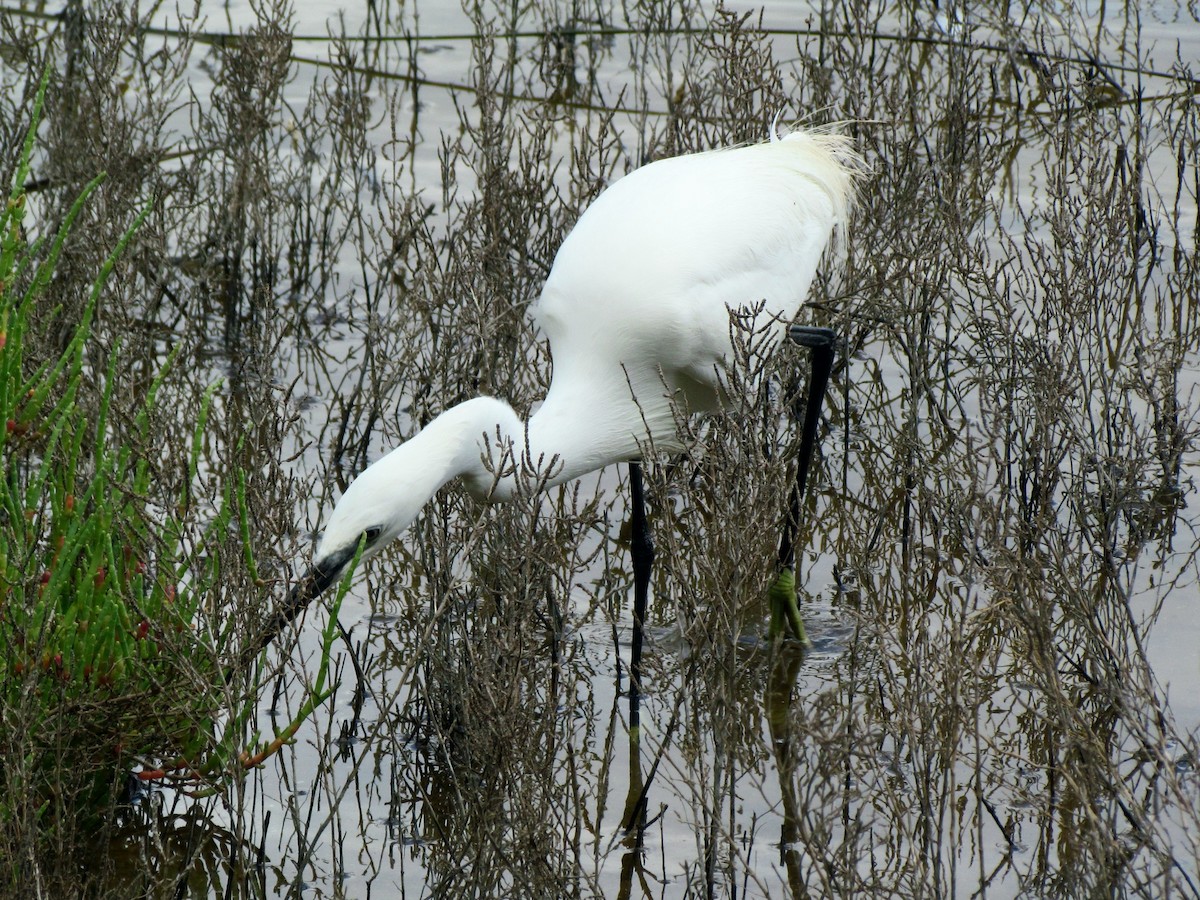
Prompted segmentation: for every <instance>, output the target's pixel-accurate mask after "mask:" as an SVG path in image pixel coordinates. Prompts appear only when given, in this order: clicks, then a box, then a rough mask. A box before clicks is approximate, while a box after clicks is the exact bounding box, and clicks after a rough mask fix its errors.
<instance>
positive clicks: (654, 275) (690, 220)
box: [313, 132, 856, 584]
mask: <svg viewBox="0 0 1200 900" xmlns="http://www.w3.org/2000/svg"><path fill="white" fill-rule="evenodd" d="M855 159H856V158H855V157H854V155H853V153H852V151H851V150H850V149H849V146H848V143H847V142H846V140H845V139H844V138H841V137H838V136H834V135H814V134H808V133H803V132H800V133H794V134H791V135H788V136H787V137H784V138H779V139H773V140H772V141H770V142H769V143H764V144H757V145H753V146H747V147H739V148H734V149H728V150H717V151H712V152H708V153H698V154H695V155H692V156H680V157H675V158H673V159H665V160H660V161H658V162H654V163H651V164H649V165H647V166H645V167H643V168H641V169H638V170H637V171H635V172H633V173H631V174H630V175H627V176H626V177H624V178H622V179H621V180H619V181H617V182H616V183H615V184H614V185H612V186H611V187H609V188H608V189H607V190H606V191H604V193H602V194H601V195H600V196H599V198H597V199H596V201H595V202H594V203H593V204H592V205H591V206H590V207H588V209H587V210H586V211H585V212H584V214H583V215H582V216H581V217H580V219H579V221H578V222H577V223H576V225H575V227H574V229H573V230H572V231H571V233H570V234H569V235H568V236H567V238H566V240H564V241H563V244H562V247H561V248H560V249H559V251H558V254H557V256H556V257H555V260H554V265H553V267H552V269H551V272H550V275H549V277H548V278H547V279H546V284H545V286H544V288H543V290H542V295H541V298H540V299H539V301H538V304H537V306H536V308H535V310H534V315H535V318H536V320H537V322H538V324H539V325H540V327H541V329H542V331H543V332H544V333H545V335H546V337H547V338H549V340H550V350H551V355H552V357H553V362H554V372H553V377H552V380H551V384H550V390H549V392H548V393H547V395H546V398H545V401H544V402H543V403H542V405H541V407H540V408H539V409H538V410H537V411H536V412H535V413H534V414H533V415H532V416H531V417H530V419H529V422H528V426H526V423H524V422H523V421H521V419H520V418H519V417H518V416H517V415H516V413H515V412H514V411H513V409H512V408H511V407H510V406H509V405H508V404H506V403H504V402H503V401H501V400H497V399H494V398H491V397H478V398H476V399H474V400H468V401H467V402H465V403H460V404H459V405H457V406H455V407H453V408H451V409H449V410H447V411H446V412H444V413H442V414H441V415H440V416H438V417H437V418H436V419H434V420H433V421H432V422H431V423H429V425H428V426H427V427H426V428H424V429H423V430H422V431H421V432H420V433H418V434H417V435H415V436H414V437H412V438H411V439H410V440H408V441H406V442H405V443H404V444H402V445H400V446H399V447H397V448H396V449H395V450H393V451H392V452H390V453H389V454H387V455H386V456H384V457H383V458H382V459H380V460H379V461H378V462H376V463H374V464H373V465H371V466H370V467H368V468H367V469H366V470H365V471H363V472H362V474H360V475H359V476H358V478H357V479H355V481H354V482H353V483H352V484H351V485H350V487H349V488H348V489H347V490H346V493H345V494H344V495H343V496H342V498H341V500H339V501H338V503H337V506H336V507H335V509H334V511H333V514H332V516H331V517H330V519H329V522H328V523H327V525H326V528H325V533H324V536H323V538H322V539H321V541H320V544H319V546H318V549H317V552H316V554H315V556H314V560H313V562H314V567H315V569H316V571H318V572H319V573H321V576H322V577H321V581H322V582H324V583H326V584H327V583H329V582H330V581H331V580H332V578H333V577H335V576H336V574H337V573H338V572H340V571H341V570H342V569H343V568H344V566H345V565H346V563H347V562H349V560H350V559H351V558H352V557H353V554H354V552H355V550H356V548H357V545H358V543H359V539H360V537H361V536H362V535H363V534H366V535H367V538H368V539H367V546H366V550H365V551H364V556H369V555H372V554H374V553H376V552H378V551H379V550H380V549H381V548H382V547H384V546H385V545H386V544H387V543H388V542H390V541H391V540H392V539H394V538H395V537H396V536H397V535H399V534H400V533H401V532H403V531H404V530H405V529H406V528H407V527H408V526H409V525H410V524H411V523H412V521H413V520H414V519H415V518H416V516H417V514H418V513H419V511H420V509H421V507H422V506H424V505H425V503H426V502H427V501H428V500H429V499H430V497H432V496H433V494H434V493H435V492H436V491H437V490H438V488H440V487H441V486H442V485H444V484H445V483H446V482H448V481H450V480H451V479H453V478H455V477H461V478H463V480H464V482H465V483H466V485H467V487H468V488H469V489H470V490H471V491H472V492H473V493H475V494H477V495H481V496H490V497H491V499H504V498H506V497H508V496H511V494H512V492H513V490H514V489H515V487H516V478H515V477H513V476H512V475H511V474H509V475H506V476H504V477H501V478H500V479H499V481H497V480H496V476H495V475H494V474H493V471H495V470H496V467H497V466H499V465H500V462H501V450H500V448H499V447H497V441H496V435H497V433H499V435H500V436H501V443H502V444H503V443H508V442H511V448H512V453H513V457H512V458H515V459H518V460H520V459H522V458H528V459H532V460H533V461H535V462H537V461H538V460H539V459H541V460H542V461H543V465H549V463H550V460H551V459H552V458H556V459H557V461H556V463H555V468H554V469H553V472H552V477H551V478H550V483H551V484H554V483H561V482H563V481H567V480H569V479H572V478H576V477H578V476H579V475H582V474H584V473H586V472H590V471H593V470H595V469H598V468H600V467H602V466H605V465H608V464H610V463H613V462H619V461H624V460H630V459H636V458H638V457H639V455H640V453H639V442H645V441H646V440H647V438H649V439H651V440H652V441H653V442H654V444H655V445H656V446H659V447H664V446H672V445H673V444H675V443H676V432H675V419H674V415H673V413H672V407H671V401H670V399H669V395H670V394H672V393H674V392H682V393H683V394H684V395H685V396H686V398H687V401H688V403H689V404H690V408H691V409H693V410H695V409H704V408H706V407H709V406H711V405H712V403H713V402H714V400H715V399H716V392H717V390H718V383H717V374H716V373H717V371H718V370H719V368H720V366H721V365H722V362H723V360H724V359H725V357H726V355H727V354H728V353H729V352H730V349H731V347H730V324H729V313H730V310H731V309H735V310H736V309H739V308H754V307H755V306H756V305H757V304H760V303H762V304H763V312H762V314H763V315H769V316H773V317H778V318H779V319H781V320H783V321H784V322H786V321H789V320H790V319H791V318H792V317H793V316H794V315H795V313H796V311H797V310H798V309H799V307H800V305H801V303H802V302H803V301H804V299H805V297H806V295H807V293H808V289H809V286H810V285H811V283H812V280H813V277H814V275H815V273H816V270H817V265H818V263H819V261H820V259H821V255H822V253H823V252H824V250H825V248H826V246H827V245H828V244H829V242H830V240H831V238H832V237H833V236H834V234H835V233H836V232H837V231H838V230H839V229H841V228H842V227H843V226H844V224H845V221H846V217H847V212H848V208H849V205H850V201H851V194H852V182H853V177H854V170H855ZM784 333H785V331H784V327H783V326H782V325H781V326H780V338H781V339H782V338H783V336H784ZM485 436H487V439H486V440H485ZM526 436H528V446H526ZM485 454H490V455H491V457H492V464H491V469H492V470H493V471H489V467H488V466H487V465H485V463H484V456H485Z"/></svg>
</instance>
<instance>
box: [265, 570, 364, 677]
mask: <svg viewBox="0 0 1200 900" xmlns="http://www.w3.org/2000/svg"><path fill="white" fill-rule="evenodd" d="M355 549H356V548H353V547H351V548H350V550H349V551H348V552H347V553H345V554H341V553H339V554H335V555H334V556H330V557H326V558H325V559H323V560H321V562H319V563H317V564H316V565H315V566H313V567H312V568H311V569H309V570H308V572H307V573H306V574H305V575H304V577H303V578H301V579H300V580H299V581H297V582H296V583H295V584H294V585H293V586H292V589H291V591H289V592H288V596H287V600H285V601H284V602H283V604H282V605H281V606H279V607H278V608H277V609H276V610H275V613H274V614H273V615H272V616H271V618H270V619H268V620H267V621H266V623H265V624H264V625H263V629H262V631H260V632H259V634H258V638H257V640H256V641H255V642H254V645H253V646H252V647H247V648H246V651H247V656H246V657H245V658H246V659H250V660H253V659H256V658H257V657H258V654H260V653H262V651H263V650H265V649H267V647H269V646H270V645H271V642H272V641H273V640H275V638H277V637H279V634H280V632H282V631H283V630H284V629H285V628H287V627H288V625H290V624H291V623H292V622H293V621H294V620H295V619H296V618H297V617H298V616H299V615H300V613H302V612H304V610H305V609H307V608H308V605H309V604H310V603H312V602H313V601H314V600H316V599H317V598H318V597H320V596H321V595H322V594H323V593H325V591H327V590H329V588H330V587H332V586H333V585H335V584H337V582H338V580H339V579H340V578H341V577H342V573H344V572H345V571H346V566H347V565H349V563H350V561H351V560H352V559H353V558H354V553H355Z"/></svg>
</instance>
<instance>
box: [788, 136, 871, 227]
mask: <svg viewBox="0 0 1200 900" xmlns="http://www.w3.org/2000/svg"><path fill="white" fill-rule="evenodd" d="M778 123H779V117H778V116H776V117H775V121H774V122H772V123H771V133H770V136H771V143H770V146H773V147H778V148H780V150H784V149H786V150H788V151H789V152H790V155H791V165H792V166H793V167H794V168H795V170H796V171H797V173H798V174H801V175H804V176H807V177H808V178H810V179H811V180H812V181H813V182H814V183H815V184H816V185H817V186H818V187H820V188H821V189H822V190H824V191H825V192H826V193H827V194H828V195H829V199H830V201H832V203H833V215H834V235H833V239H834V243H835V244H841V243H842V241H843V240H844V238H845V234H846V226H847V224H848V222H849V220H850V212H851V210H852V209H853V208H854V193H855V184H856V182H857V181H858V179H860V178H862V177H863V176H864V175H865V174H866V171H867V166H866V163H865V162H864V161H863V158H862V157H861V156H859V155H858V153H857V152H856V151H855V149H854V146H853V144H852V142H851V140H850V138H849V137H847V136H846V135H844V134H835V133H833V132H832V131H801V130H796V131H791V132H788V133H787V134H783V135H781V134H780V133H779V130H778Z"/></svg>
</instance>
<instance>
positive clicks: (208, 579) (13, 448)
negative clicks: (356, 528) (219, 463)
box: [0, 79, 336, 889]
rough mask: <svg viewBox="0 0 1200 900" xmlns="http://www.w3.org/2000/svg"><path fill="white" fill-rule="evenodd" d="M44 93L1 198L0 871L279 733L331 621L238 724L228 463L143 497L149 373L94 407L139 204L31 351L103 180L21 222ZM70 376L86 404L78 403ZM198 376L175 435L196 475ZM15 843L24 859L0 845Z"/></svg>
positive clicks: (224, 768)
mask: <svg viewBox="0 0 1200 900" xmlns="http://www.w3.org/2000/svg"><path fill="white" fill-rule="evenodd" d="M45 92H46V79H43V82H42V86H41V89H40V90H39V93H38V96H37V99H36V102H35V107H34V110H33V114H32V116H31V119H32V123H33V124H31V125H30V128H29V131H28V134H27V137H26V139H25V142H24V146H23V149H22V152H21V157H20V160H19V164H18V166H17V168H16V173H15V177H14V180H13V186H12V189H11V192H10V195H9V197H8V199H7V202H6V203H5V204H4V206H3V209H2V210H0V421H3V423H4V427H3V430H2V431H0V458H2V460H3V474H2V477H0V648H2V649H3V656H2V660H3V664H2V665H0V830H3V831H4V832H5V833H6V834H7V835H8V838H7V839H6V840H5V841H0V844H2V846H0V865H3V871H4V872H5V875H4V876H0V889H2V887H3V884H2V882H3V881H9V882H10V886H14V887H15V886H16V885H17V884H19V883H20V881H21V879H22V878H24V877H25V875H22V872H26V873H28V869H29V865H30V864H33V865H35V866H36V862H35V861H34V860H35V858H36V855H37V853H39V852H43V851H44V850H45V848H46V847H47V846H53V847H56V848H58V849H59V851H61V850H63V849H64V848H66V847H69V846H70V845H71V844H72V840H71V839H70V838H69V837H64V831H67V830H73V832H72V833H74V834H76V835H86V834H89V833H96V828H95V826H97V825H99V824H102V823H104V822H109V821H111V820H112V817H113V813H114V811H115V810H117V809H118V808H119V806H120V803H121V798H122V795H123V794H124V793H125V792H126V790H127V786H128V784H129V782H130V779H131V778H132V777H133V776H132V775H131V773H134V772H137V773H139V774H140V776H141V777H142V779H143V780H153V781H164V780H167V781H170V780H174V781H176V782H183V783H184V784H185V786H186V787H187V788H188V789H189V790H193V791H204V790H210V789H212V788H213V786H214V785H219V783H220V781H221V779H222V778H225V777H228V776H230V775H233V774H236V773H238V772H240V771H244V770H245V768H247V767H248V766H252V765H254V764H257V763H258V762H260V761H261V760H262V759H263V758H264V757H265V756H266V755H268V754H269V753H271V752H273V751H274V750H275V749H278V747H279V746H280V744H281V743H282V742H284V741H286V740H288V739H290V738H291V736H292V735H293V734H294V732H295V729H296V727H297V725H298V724H299V722H301V721H303V719H304V718H305V717H307V715H309V714H311V712H312V711H313V710H314V709H315V708H316V707H317V705H319V704H320V703H321V702H323V701H324V700H325V699H326V698H327V697H328V696H329V694H330V693H331V689H328V688H326V686H325V682H326V675H327V671H328V668H329V649H330V642H331V641H332V637H333V628H332V626H331V627H330V628H328V629H327V630H326V634H325V643H324V646H323V650H324V653H323V654H322V663H321V666H320V668H319V670H318V677H317V679H316V682H315V684H314V685H312V686H310V687H309V690H308V695H307V697H306V698H305V700H304V702H303V703H301V706H300V713H299V714H298V716H297V718H296V720H295V721H293V722H291V723H290V724H289V725H288V726H287V727H286V728H285V729H284V730H283V731H282V732H281V733H280V734H279V735H276V736H274V738H273V739H270V740H266V741H262V742H260V741H259V740H258V736H257V735H251V733H250V729H249V728H248V727H247V723H248V722H250V721H251V716H252V715H253V713H254V709H255V705H254V703H255V701H254V690H252V689H251V690H244V689H243V690H235V689H232V685H235V684H236V683H239V682H240V681H243V680H244V678H245V677H246V676H248V675H252V674H253V673H248V672H240V671H232V670H231V669H230V668H229V666H231V665H232V663H230V662H229V657H228V656H225V657H223V656H222V651H225V652H226V653H228V652H229V651H230V650H231V648H236V647H238V646H239V642H238V640H236V637H237V636H235V635H232V634H228V633H226V632H227V631H228V630H229V629H230V628H231V626H230V625H229V624H228V622H227V621H225V620H223V619H222V617H221V616H220V615H219V614H217V612H216V611H214V610H212V609H210V608H209V606H208V605H204V604H205V603H206V598H208V597H209V596H211V595H212V593H213V589H214V586H215V585H216V583H217V579H218V578H219V576H220V571H219V565H218V560H219V558H220V554H219V553H215V552H214V553H206V552H204V549H205V548H209V547H215V546H216V545H218V544H220V543H222V542H225V541H226V540H228V539H231V537H232V539H233V540H235V541H240V542H241V543H242V544H243V547H244V548H245V553H246V562H247V565H248V567H249V569H250V570H251V571H253V568H254V564H253V559H252V556H251V555H250V550H249V538H248V535H247V533H246V531H245V523H244V522H243V527H242V529H241V530H240V531H239V529H238V528H237V527H236V526H235V525H231V520H232V516H233V511H234V510H237V509H238V508H239V507H241V508H243V509H244V497H243V496H241V493H240V491H241V487H240V485H241V479H240V478H237V477H236V476H235V477H234V478H233V479H230V480H231V482H232V486H229V487H226V489H225V490H224V491H223V492H221V502H219V503H217V504H216V505H215V509H208V510H207V511H206V512H205V513H204V514H203V518H202V514H201V513H200V512H198V511H197V510H196V509H195V504H192V503H190V502H189V499H188V497H187V496H186V495H187V493H188V491H189V488H190V485H185V488H184V494H185V496H183V497H181V498H179V500H178V502H176V503H175V504H170V503H167V504H163V503H161V502H158V503H156V502H154V500H153V495H152V491H151V487H152V485H151V479H152V478H153V476H154V467H153V465H152V461H151V460H150V459H148V458H147V457H146V456H145V454H140V453H138V452H137V451H135V450H134V449H133V448H135V447H146V446H152V445H153V441H151V440H149V439H148V438H149V437H150V436H149V435H148V431H149V429H150V428H151V427H152V426H151V421H152V418H151V413H152V411H153V408H154V404H155V401H156V396H157V394H158V393H159V390H160V388H161V387H162V384H163V379H164V374H162V373H160V375H159V376H158V378H157V380H156V381H155V382H154V383H153V384H152V385H151V387H150V389H149V390H148V391H147V392H146V393H145V395H144V397H143V399H142V400H141V401H140V405H139V406H137V407H135V408H134V410H133V415H132V421H133V429H132V431H133V433H132V434H130V435H129V438H128V439H125V440H123V439H121V438H120V437H119V436H117V430H116V429H114V428H112V427H111V425H110V422H109V417H110V411H111V410H112V406H113V400H114V395H115V394H116V392H117V391H119V388H118V387H117V385H116V381H117V366H116V354H115V353H114V354H113V356H112V358H111V359H110V361H109V364H108V367H107V371H102V372H97V371H94V370H92V369H90V368H89V367H88V366H87V365H86V363H85V359H86V354H85V348H86V347H87V345H88V341H89V338H90V336H91V330H92V317H93V312H94V310H95V307H96V303H97V299H98V298H99V296H100V295H101V292H102V290H103V288H104V286H105V283H106V281H107V279H108V278H109V277H110V274H111V272H112V271H113V267H114V264H115V262H116V261H117V259H118V257H119V256H120V254H121V253H122V251H123V250H124V248H125V246H126V244H127V243H128V242H129V240H130V239H131V238H132V236H133V235H134V233H135V232H136V230H137V228H138V227H139V225H140V224H141V222H142V220H143V219H144V218H145V216H146V215H147V213H148V211H149V208H148V207H147V209H146V210H144V211H143V212H142V214H141V216H139V217H138V219H137V220H136V221H135V222H134V223H133V225H132V227H131V228H130V229H129V230H128V231H127V232H126V233H125V235H124V237H123V238H122V239H121V241H120V242H119V243H118V246H117V247H116V248H115V249H114V250H113V253H112V255H111V256H110V257H109V258H108V260H107V262H106V263H105V264H104V265H103V267H102V269H101V271H100V273H99V274H98V276H97V277H96V279H95V282H94V284H93V286H92V292H91V297H90V300H89V301H88V302H87V304H86V305H85V308H84V314H83V316H82V319H81V321H80V322H79V324H78V326H77V327H75V328H74V330H73V333H72V334H71V337H70V340H69V342H68V344H67V346H66V349H65V351H63V352H62V353H61V354H60V355H58V356H57V357H55V358H52V359H50V360H49V361H47V362H43V363H41V364H37V365H35V364H33V363H31V362H30V358H31V357H32V356H33V355H34V354H33V353H31V352H30V351H31V347H29V346H27V343H28V339H29V338H30V336H31V334H32V331H31V323H32V322H33V319H34V317H35V315H36V316H42V315H52V314H53V312H52V310H53V303H51V302H48V301H47V295H48V293H49V289H50V287H51V285H52V277H53V273H54V269H55V264H56V262H57V261H58V259H59V256H60V253H61V251H62V248H63V246H64V242H66V241H67V240H68V239H69V235H70V232H71V227H72V224H73V222H74V221H75V219H76V217H77V216H78V214H79V212H80V210H81V209H83V208H84V206H85V204H86V203H87V202H88V198H89V196H90V195H91V194H92V193H93V192H94V191H95V190H96V188H97V187H98V186H99V185H100V184H101V183H102V181H103V176H101V177H98V178H96V179H95V180H93V181H92V182H91V183H90V184H89V185H87V187H86V188H85V189H84V190H83V192H82V193H81V195H80V196H79V198H78V199H77V201H76V202H75V204H74V205H73V207H72V209H71V210H70V213H69V214H68V215H67V216H66V217H65V218H64V220H63V222H62V225H61V227H59V229H58V230H57V232H56V233H55V234H54V235H52V236H49V237H45V238H42V239H40V240H35V241H32V242H30V241H28V240H27V238H26V232H25V229H24V227H23V224H24V220H25V217H26V214H27V210H26V200H27V198H26V195H25V192H24V189H23V185H24V184H25V183H26V181H27V179H28V176H29V171H30V158H31V155H32V152H33V147H34V140H35V131H36V123H37V122H38V119H39V116H40V113H41V108H42V103H43V101H44V97H45ZM165 371H166V370H164V372H165ZM85 385H86V386H88V387H90V388H92V390H91V392H90V394H89V396H91V397H99V403H98V406H97V405H96V404H95V403H92V404H83V403H82V402H81V398H82V395H83V388H84V386H85ZM213 393H214V391H213V389H211V388H210V389H209V390H208V392H207V393H206V394H205V396H204V398H203V402H202V403H201V406H200V410H201V411H200V415H199V418H198V421H196V422H195V428H194V433H193V437H192V440H191V441H190V442H189V443H188V444H187V445H186V446H185V447H184V448H182V450H181V451H180V452H186V453H188V454H189V457H188V465H187V472H188V475H189V476H190V478H191V480H192V481H195V480H196V478H197V477H198V470H199V468H200V454H201V448H202V440H201V438H202V436H203V432H204V429H205V426H206V419H207V416H208V413H209V410H210V407H211V401H212V398H213ZM85 407H86V408H85ZM129 418H130V417H129V416H128V415H127V416H125V420H126V421H128V420H129ZM127 433H128V428H127ZM242 518H243V519H244V516H243V517H242ZM185 536H186V537H187V540H185V539H184V538H185ZM335 615H336V611H335ZM229 621H231V620H229ZM333 621H334V619H333V618H332V617H331V619H330V622H331V623H333ZM223 622H224V624H223ZM235 658H236V657H235ZM14 835H15V836H17V837H14ZM21 836H23V837H21ZM47 841H49V844H47ZM14 855H18V856H24V857H25V858H24V859H23V860H18V859H9V860H4V859H3V858H2V857H4V856H14ZM6 863H7V864H6Z"/></svg>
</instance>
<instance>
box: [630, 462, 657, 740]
mask: <svg viewBox="0 0 1200 900" xmlns="http://www.w3.org/2000/svg"><path fill="white" fill-rule="evenodd" d="M629 489H630V492H631V493H632V494H633V504H632V505H633V509H632V510H631V511H630V523H629V524H630V526H631V527H630V531H631V534H630V539H629V550H630V556H631V557H632V562H633V643H632V645H631V646H630V651H629V682H630V683H629V696H630V701H631V702H630V707H629V712H630V722H629V724H630V727H631V728H636V727H638V725H639V722H638V721H637V719H638V692H639V691H640V689H641V684H642V641H643V636H644V634H645V626H646V605H647V603H648V601H649V598H650V567H651V566H652V565H653V563H654V541H653V540H651V538H650V525H649V523H648V522H647V521H646V493H645V490H644V488H643V486H642V467H641V464H640V463H636V462H631V463H630V464H629Z"/></svg>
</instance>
